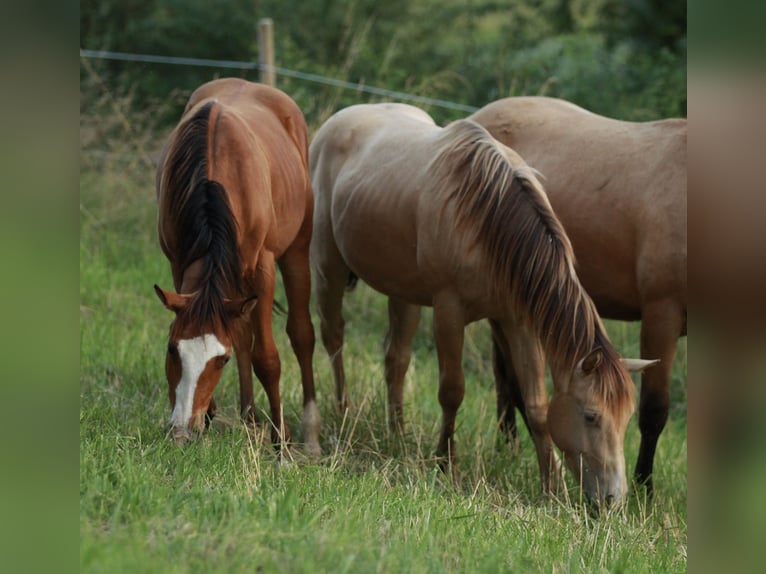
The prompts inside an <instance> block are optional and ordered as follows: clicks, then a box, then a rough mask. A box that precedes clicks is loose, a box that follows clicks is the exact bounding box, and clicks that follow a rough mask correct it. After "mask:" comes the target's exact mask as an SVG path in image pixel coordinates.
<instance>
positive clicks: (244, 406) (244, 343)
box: [232, 318, 258, 429]
mask: <svg viewBox="0 0 766 574" xmlns="http://www.w3.org/2000/svg"><path fill="white" fill-rule="evenodd" d="M232 332H233V343H234V354H235V357H236V359H237V372H238V374H239V413H240V416H241V417H242V420H243V421H244V423H245V424H246V425H248V426H250V427H252V428H253V429H255V425H256V423H257V422H258V416H257V415H256V413H255V401H254V400H253V366H252V362H251V353H252V349H253V328H252V324H251V321H250V319H249V318H243V319H240V320H237V321H235V323H234V327H233V329H232Z"/></svg>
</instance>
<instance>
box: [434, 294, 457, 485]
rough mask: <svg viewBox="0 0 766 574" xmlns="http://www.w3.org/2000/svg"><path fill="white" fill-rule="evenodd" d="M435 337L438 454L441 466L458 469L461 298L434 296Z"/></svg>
mask: <svg viewBox="0 0 766 574" xmlns="http://www.w3.org/2000/svg"><path fill="white" fill-rule="evenodd" d="M433 323H434V325H433V328H434V339H435V341H436V354H437V357H438V359H439V404H440V405H441V408H442V427H441V431H440V433H439V444H438V445H437V447H436V456H437V457H438V458H439V459H440V464H439V466H440V467H441V468H442V470H446V469H447V468H451V469H452V470H453V473H454V470H455V468H456V467H455V460H456V457H455V443H454V439H453V435H454V433H455V418H456V417H457V411H458V409H459V408H460V405H461V404H462V402H463V397H464V395H465V379H464V377H463V367H462V359H463V337H464V330H465V319H464V315H463V310H462V307H461V306H460V303H459V301H457V300H455V299H454V298H453V297H449V296H443V297H438V298H436V297H435V298H434V318H433Z"/></svg>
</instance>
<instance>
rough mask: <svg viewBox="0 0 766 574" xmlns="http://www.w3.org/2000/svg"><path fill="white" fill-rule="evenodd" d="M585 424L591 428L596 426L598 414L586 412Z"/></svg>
mask: <svg viewBox="0 0 766 574" xmlns="http://www.w3.org/2000/svg"><path fill="white" fill-rule="evenodd" d="M585 422H586V423H587V424H589V425H591V426H598V423H599V416H598V413H594V412H590V411H588V412H586V413H585Z"/></svg>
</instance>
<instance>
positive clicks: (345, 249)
mask: <svg viewBox="0 0 766 574" xmlns="http://www.w3.org/2000/svg"><path fill="white" fill-rule="evenodd" d="M309 158H310V165H311V178H312V187H313V189H314V193H315V201H316V209H315V212H314V236H313V239H312V242H311V262H312V263H311V264H312V272H313V275H314V280H315V285H316V293H317V301H318V307H319V316H320V321H321V333H322V340H323V343H324V346H325V348H326V350H327V352H328V354H329V355H330V357H331V361H332V365H333V372H334V376H335V384H336V393H337V398H338V401H339V402H340V403H341V406H343V405H344V404H345V397H346V389H345V375H344V371H343V355H342V352H341V350H342V344H343V329H344V320H343V316H342V302H343V295H344V292H345V290H346V288H347V286H348V285H349V284H353V282H354V281H355V280H356V279H357V278H360V279H362V280H363V281H365V282H366V283H368V284H369V285H370V286H371V287H373V288H374V289H376V290H378V291H380V292H382V293H384V294H386V295H388V297H389V299H388V312H389V330H388V334H387V336H386V351H385V355H386V356H385V378H386V383H387V386H388V402H389V407H390V408H389V413H390V414H391V420H390V423H391V425H392V427H394V428H401V427H402V392H403V382H404V375H405V372H406V370H407V367H408V365H409V361H410V356H411V348H412V339H413V337H414V334H415V330H416V327H417V324H418V321H419V317H420V306H423V305H427V306H431V307H433V329H434V338H435V342H436V351H437V356H438V361H439V403H440V405H441V408H442V424H441V431H440V435H439V441H438V446H437V451H436V454H437V455H438V456H439V457H440V458H441V460H442V462H443V465H451V464H452V463H453V462H454V444H453V433H454V429H455V419H456V415H457V411H458V408H459V407H460V404H461V403H462V401H463V396H464V378H463V370H462V366H461V361H462V350H463V335H464V328H465V325H466V324H468V323H470V322H472V321H476V320H479V319H482V318H489V319H491V320H492V321H493V322H494V323H495V324H496V325H497V328H498V329H499V330H500V332H502V334H503V336H504V338H503V340H504V342H505V343H506V344H507V346H508V348H509V349H513V352H514V354H515V355H518V356H524V354H525V353H526V351H527V349H529V348H530V347H534V346H535V345H537V341H538V339H537V337H540V338H541V339H540V341H541V343H542V346H543V347H544V349H545V351H546V353H547V354H548V357H549V358H550V360H551V365H552V370H553V373H554V378H555V396H554V398H553V404H552V406H551V411H552V412H555V413H556V418H555V419H554V420H551V419H550V418H549V420H548V424H550V425H551V435H552V438H553V440H554V441H555V442H556V444H557V446H559V448H561V449H562V451H563V453H564V456H565V459H566V461H567V463H568V465H569V466H570V468H571V469H572V470H573V471H574V472H575V473H576V475H577V476H578V477H581V478H582V485H583V489H584V491H585V493H586V494H587V496H588V497H589V498H591V499H593V500H595V501H604V500H606V501H607V502H608V501H611V500H613V499H619V498H621V497H622V496H623V495H624V493H625V492H626V490H627V483H626V479H625V460H624V454H623V438H624V434H625V428H626V426H627V423H628V420H629V418H630V415H631V413H632V411H633V396H634V390H633V382H632V381H631V379H630V375H629V374H628V371H627V369H626V367H625V365H624V364H623V363H622V362H621V361H620V359H619V357H618V356H617V353H616V352H615V350H614V349H613V347H612V345H611V344H610V343H609V340H608V339H607V336H606V333H605V332H604V329H603V326H602V324H601V321H600V319H599V317H598V315H597V313H596V309H595V307H594V306H593V303H592V301H591V300H590V298H589V297H588V296H587V295H586V294H585V291H584V290H583V289H582V288H581V286H580V283H579V281H578V279H577V276H576V274H575V271H574V261H573V257H572V249H571V246H570V243H569V239H568V238H567V236H566V235H565V233H564V230H563V228H562V227H561V224H560V223H559V221H558V219H556V216H555V215H554V213H553V211H552V210H551V207H550V204H549V203H548V200H547V198H546V196H545V193H544V191H543V188H542V187H541V185H540V183H539V181H538V180H537V178H536V176H535V172H534V170H533V169H531V168H530V167H528V166H527V165H526V164H525V163H524V161H523V160H522V159H521V157H520V156H519V155H518V154H516V153H515V152H514V151H513V150H511V149H510V148H508V147H506V146H504V145H502V144H500V143H498V142H496V141H495V140H494V139H493V138H492V137H491V136H490V135H489V133H487V131H486V130H485V129H484V128H482V127H481V126H479V125H478V124H477V123H475V122H473V121H469V120H461V121H457V122H454V123H452V124H450V125H449V126H447V127H446V128H440V127H438V126H436V125H435V124H434V122H433V120H432V119H431V118H430V116H428V115H427V114H426V113H425V112H423V111H421V110H419V109H417V108H414V107H412V106H408V105H404V104H370V105H357V106H351V107H349V108H346V109H344V110H341V111H340V112H338V113H336V114H335V115H334V116H332V117H331V118H330V119H329V120H327V122H326V123H325V124H324V125H323V126H322V127H321V128H320V130H319V132H318V133H317V134H316V136H315V138H314V140H313V142H312V144H311V148H310V151H309ZM533 383H534V384H532V383H530V385H529V386H528V388H529V390H530V394H529V395H525V399H526V400H527V409H528V412H531V413H532V416H531V417H530V422H532V423H533V428H535V429H536V435H535V436H536V437H537V438H538V439H539V440H537V441H536V446H537V448H538V457H539V461H540V471H541V476H542V478H543V484H544V486H547V484H548V482H549V479H550V475H551V471H552V469H553V465H554V461H555V459H554V452H553V445H552V444H551V440H550V437H549V435H548V434H547V432H545V429H546V428H547V426H546V413H547V404H548V403H547V397H539V396H533V395H532V394H531V393H532V392H535V391H536V390H537V388H538V387H537V384H536V381H535V382H533ZM521 384H522V387H523V388H524V392H525V393H526V390H527V387H525V382H524V381H521ZM537 402H539V403H540V406H541V408H539V409H537V410H535V409H534V405H535V404H536V403H537Z"/></svg>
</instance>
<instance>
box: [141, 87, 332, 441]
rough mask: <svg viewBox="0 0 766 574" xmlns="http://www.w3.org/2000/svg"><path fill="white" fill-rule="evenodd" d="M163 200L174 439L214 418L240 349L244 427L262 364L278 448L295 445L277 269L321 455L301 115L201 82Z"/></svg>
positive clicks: (167, 168)
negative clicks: (275, 312) (275, 313)
mask: <svg viewBox="0 0 766 574" xmlns="http://www.w3.org/2000/svg"><path fill="white" fill-rule="evenodd" d="M157 198H158V201H159V219H158V229H159V240H160V245H161V247H162V251H163V252H164V253H165V255H166V256H167V258H168V260H169V261H170V266H171V270H172V274H173V283H174V286H175V290H176V292H170V291H165V290H163V289H160V288H159V287H157V286H156V285H155V290H156V292H157V295H158V296H159V298H160V300H161V301H162V303H163V304H164V305H165V306H166V307H167V308H168V309H170V310H171V311H173V312H174V313H175V319H174V320H173V322H172V323H171V325H170V335H169V339H168V345H167V356H166V360H165V370H166V374H167V380H168V385H169V395H170V404H171V408H172V414H171V416H170V426H171V432H172V436H173V437H174V438H175V439H176V441H178V442H184V441H185V440H187V439H188V438H189V436H190V431H192V430H195V429H196V430H199V429H201V428H202V425H203V420H204V419H205V414H206V413H207V417H208V420H209V419H210V418H212V416H213V415H214V414H215V410H216V405H215V401H214V399H213V390H214V389H215V386H216V384H217V383H218V381H219V379H220V377H221V372H222V369H223V367H224V365H225V364H226V363H227V362H228V361H229V358H230V356H231V355H232V352H233V353H234V355H235V356H236V362H237V367H238V371H239V386H240V408H241V414H242V417H243V419H245V420H246V421H248V422H250V423H255V422H256V415H255V408H254V402H253V379H252V370H251V368H252V369H254V370H255V373H256V375H257V376H258V378H259V379H260V381H261V383H262V384H263V387H264V389H265V391H266V395H267V397H268V400H269V406H270V410H271V425H272V440H273V441H275V442H279V441H289V440H290V432H289V430H288V428H287V426H286V425H285V424H284V420H283V413H282V403H281V400H280V394H279V379H280V359H279V354H278V351H277V347H276V345H275V343H274V337H273V332H272V324H271V322H272V305H273V304H274V288H275V284H274V282H275V265H276V264H278V265H279V267H280V270H281V272H282V277H283V279H284V284H285V290H286V294H287V302H288V313H287V333H288V335H289V338H290V342H291V344H292V347H293V349H294V351H295V354H296V356H297V358H298V363H299V365H300V371H301V382H302V383H303V397H304V399H303V400H304V403H303V420H302V423H303V432H304V439H305V442H306V445H307V448H308V450H309V452H310V453H312V454H315V455H316V454H318V453H319V442H318V434H319V426H320V418H319V411H318V409H317V406H316V401H315V395H314V379H313V372H312V355H313V349H314V330H313V326H312V324H311V317H310V315H309V298H310V294H311V285H310V284H311V282H310V269H309V262H308V252H309V244H310V241H311V226H312V213H313V196H312V193H311V183H310V180H309V175H308V137H307V130H306V124H305V121H304V119H303V115H302V114H301V112H300V110H299V109H298V107H297V106H296V105H295V103H294V102H293V101H292V100H291V99H290V98H289V97H288V96H287V95H285V94H284V93H282V92H280V91H278V90H275V89H273V88H270V87H267V86H263V85H258V84H252V83H250V82H246V81H244V80H239V79H223V80H216V81H213V82H210V83H207V84H205V85H203V86H201V87H200V88H198V89H197V90H196V91H195V92H194V93H193V94H192V96H191V98H190V100H189V102H188V104H187V106H186V110H185V112H184V114H183V117H182V118H181V121H180V123H179V125H178V126H177V127H176V128H175V130H174V131H173V133H172V134H171V136H170V139H169V142H168V143H167V145H166V146H165V149H164V150H163V153H162V156H161V159H160V162H159V168H158V172H157ZM251 365H252V367H251Z"/></svg>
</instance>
